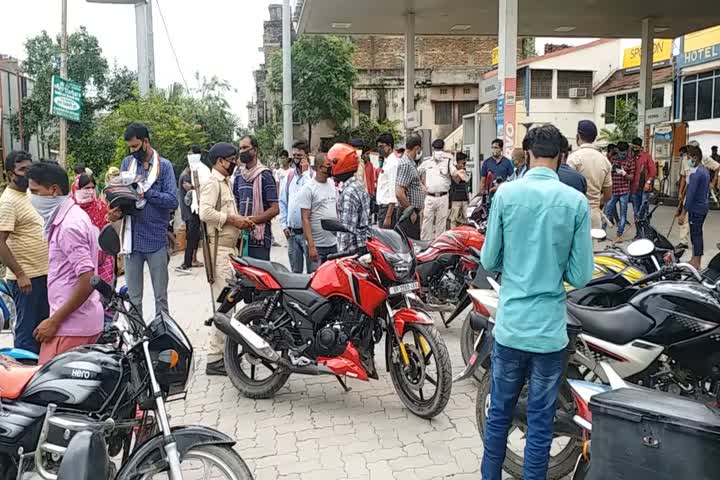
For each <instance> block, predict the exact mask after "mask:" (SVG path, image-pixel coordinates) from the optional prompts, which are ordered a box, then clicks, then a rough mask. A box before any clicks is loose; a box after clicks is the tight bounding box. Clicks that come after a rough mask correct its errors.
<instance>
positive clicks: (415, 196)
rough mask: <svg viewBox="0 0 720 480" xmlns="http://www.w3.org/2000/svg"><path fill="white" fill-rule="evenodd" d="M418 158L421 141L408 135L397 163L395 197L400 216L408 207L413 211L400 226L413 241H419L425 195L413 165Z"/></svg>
mask: <svg viewBox="0 0 720 480" xmlns="http://www.w3.org/2000/svg"><path fill="white" fill-rule="evenodd" d="M418 158H422V139H421V138H420V136H419V135H410V136H409V137H408V140H407V144H406V145H405V153H404V154H403V157H402V158H401V159H400V162H399V163H398V171H397V180H396V182H395V195H396V196H397V201H398V205H399V208H400V215H402V212H403V211H404V210H405V209H406V208H408V207H413V208H414V209H415V211H414V212H413V214H412V215H411V216H410V218H408V219H407V220H405V221H404V222H403V224H402V225H400V228H402V229H403V231H404V232H405V235H407V236H408V238H411V239H413V240H420V212H421V211H422V209H423V205H424V204H425V193H424V192H423V189H422V184H421V183H420V174H419V173H418V169H417V166H416V163H415V162H417V159H418Z"/></svg>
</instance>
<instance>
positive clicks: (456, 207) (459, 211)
mask: <svg viewBox="0 0 720 480" xmlns="http://www.w3.org/2000/svg"><path fill="white" fill-rule="evenodd" d="M468 203H469V202H464V201H463V202H452V208H450V228H455V227H460V226H462V225H467V216H466V215H465V212H466V211H467V207H468Z"/></svg>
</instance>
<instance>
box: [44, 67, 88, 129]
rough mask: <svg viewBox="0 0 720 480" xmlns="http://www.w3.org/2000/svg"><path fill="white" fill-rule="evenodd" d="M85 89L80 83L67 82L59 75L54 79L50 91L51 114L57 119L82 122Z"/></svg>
mask: <svg viewBox="0 0 720 480" xmlns="http://www.w3.org/2000/svg"><path fill="white" fill-rule="evenodd" d="M82 90H83V87H82V85H80V84H79V83H76V82H73V81H71V80H65V79H64V78H61V77H60V76H59V75H53V77H52V90H51V91H50V114H51V115H55V116H56V117H61V118H65V119H67V120H72V121H73V122H79V121H80V113H81V112H82V104H83V91H82Z"/></svg>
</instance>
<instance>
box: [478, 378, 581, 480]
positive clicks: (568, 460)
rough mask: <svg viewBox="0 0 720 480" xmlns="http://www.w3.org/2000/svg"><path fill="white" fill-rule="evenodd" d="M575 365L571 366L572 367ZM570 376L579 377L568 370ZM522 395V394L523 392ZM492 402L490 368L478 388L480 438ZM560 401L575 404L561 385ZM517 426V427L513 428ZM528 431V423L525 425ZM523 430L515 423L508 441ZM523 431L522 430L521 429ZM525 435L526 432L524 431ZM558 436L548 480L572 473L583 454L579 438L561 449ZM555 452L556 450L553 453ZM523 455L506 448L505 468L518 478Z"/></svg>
mask: <svg viewBox="0 0 720 480" xmlns="http://www.w3.org/2000/svg"><path fill="white" fill-rule="evenodd" d="M572 368H573V367H570V369H572ZM568 376H570V377H571V378H577V376H576V375H575V374H574V373H571V372H570V371H568ZM523 391H527V385H526V386H525V387H523ZM521 395H522V394H521ZM489 402H490V371H489V370H488V371H487V372H486V373H485V375H483V378H482V380H481V382H480V387H479V388H478V395H477V400H476V401H475V415H476V419H477V426H478V431H479V432H480V438H483V439H484V438H485V422H486V421H487V416H486V415H487V409H488V408H489ZM558 402H561V404H565V403H566V402H570V404H572V405H574V404H573V399H572V395H571V394H570V392H568V391H567V389H565V388H563V386H561V387H560V393H559V395H558ZM513 427H515V428H513ZM524 427H525V431H527V425H525V426H524ZM516 429H517V430H521V429H520V428H519V427H518V426H517V425H516V424H515V423H513V424H512V425H511V426H510V431H509V432H508V441H510V440H509V439H510V434H512V433H513V432H514V431H515V430H516ZM521 431H522V430H521ZM523 436H524V432H523ZM557 438H558V437H556V436H553V446H552V447H551V449H550V462H549V463H548V473H547V478H548V480H560V479H562V478H565V477H566V476H567V475H569V474H570V473H572V471H573V470H574V469H575V465H576V463H577V459H578V457H579V456H580V455H581V454H582V445H581V442H580V441H579V440H575V439H572V438H569V439H568V441H567V443H566V444H565V445H564V446H563V447H561V449H560V450H559V451H557V449H556V448H555V440H556V439H557ZM553 452H555V453H554V454H553ZM523 462H524V460H523V457H522V456H520V455H518V454H517V453H515V452H514V451H513V450H512V449H510V448H509V447H506V449H505V463H503V470H505V471H506V472H507V473H509V474H510V475H512V476H514V477H516V478H522V476H523Z"/></svg>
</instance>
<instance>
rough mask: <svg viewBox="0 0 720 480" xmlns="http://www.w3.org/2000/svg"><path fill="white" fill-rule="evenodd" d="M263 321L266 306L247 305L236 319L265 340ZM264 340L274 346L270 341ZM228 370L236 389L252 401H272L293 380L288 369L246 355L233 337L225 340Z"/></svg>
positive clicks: (255, 303)
mask: <svg viewBox="0 0 720 480" xmlns="http://www.w3.org/2000/svg"><path fill="white" fill-rule="evenodd" d="M264 317H265V310H264V309H263V302H254V303H251V304H250V305H246V306H245V307H243V308H242V309H241V310H240V311H239V312H238V314H237V316H236V318H237V320H238V321H239V322H241V323H244V324H245V325H247V326H248V327H250V328H252V329H253V331H254V332H255V333H257V334H258V335H260V336H262V337H263V338H265V337H264V336H263V334H262V332H261V331H260V328H259V326H260V325H261V322H262V321H263V318H264ZM265 340H266V341H268V342H270V343H271V345H272V342H271V340H272V339H271V338H265ZM225 369H226V370H227V374H228V377H229V378H230V381H231V382H232V384H233V385H234V386H235V388H237V389H238V391H239V392H240V393H242V394H243V395H244V396H246V397H248V398H253V399H262V398H271V397H272V396H273V395H275V393H276V392H277V391H278V390H280V389H281V388H282V387H283V385H285V383H286V382H287V380H288V378H289V377H290V373H289V372H287V371H286V370H285V369H283V368H281V367H278V366H277V365H272V364H270V363H268V362H266V361H265V360H263V359H260V358H257V357H255V356H253V355H252V354H251V353H250V352H246V351H245V348H244V347H243V346H242V345H240V344H239V343H237V342H236V341H235V340H233V339H232V338H230V337H225Z"/></svg>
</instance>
